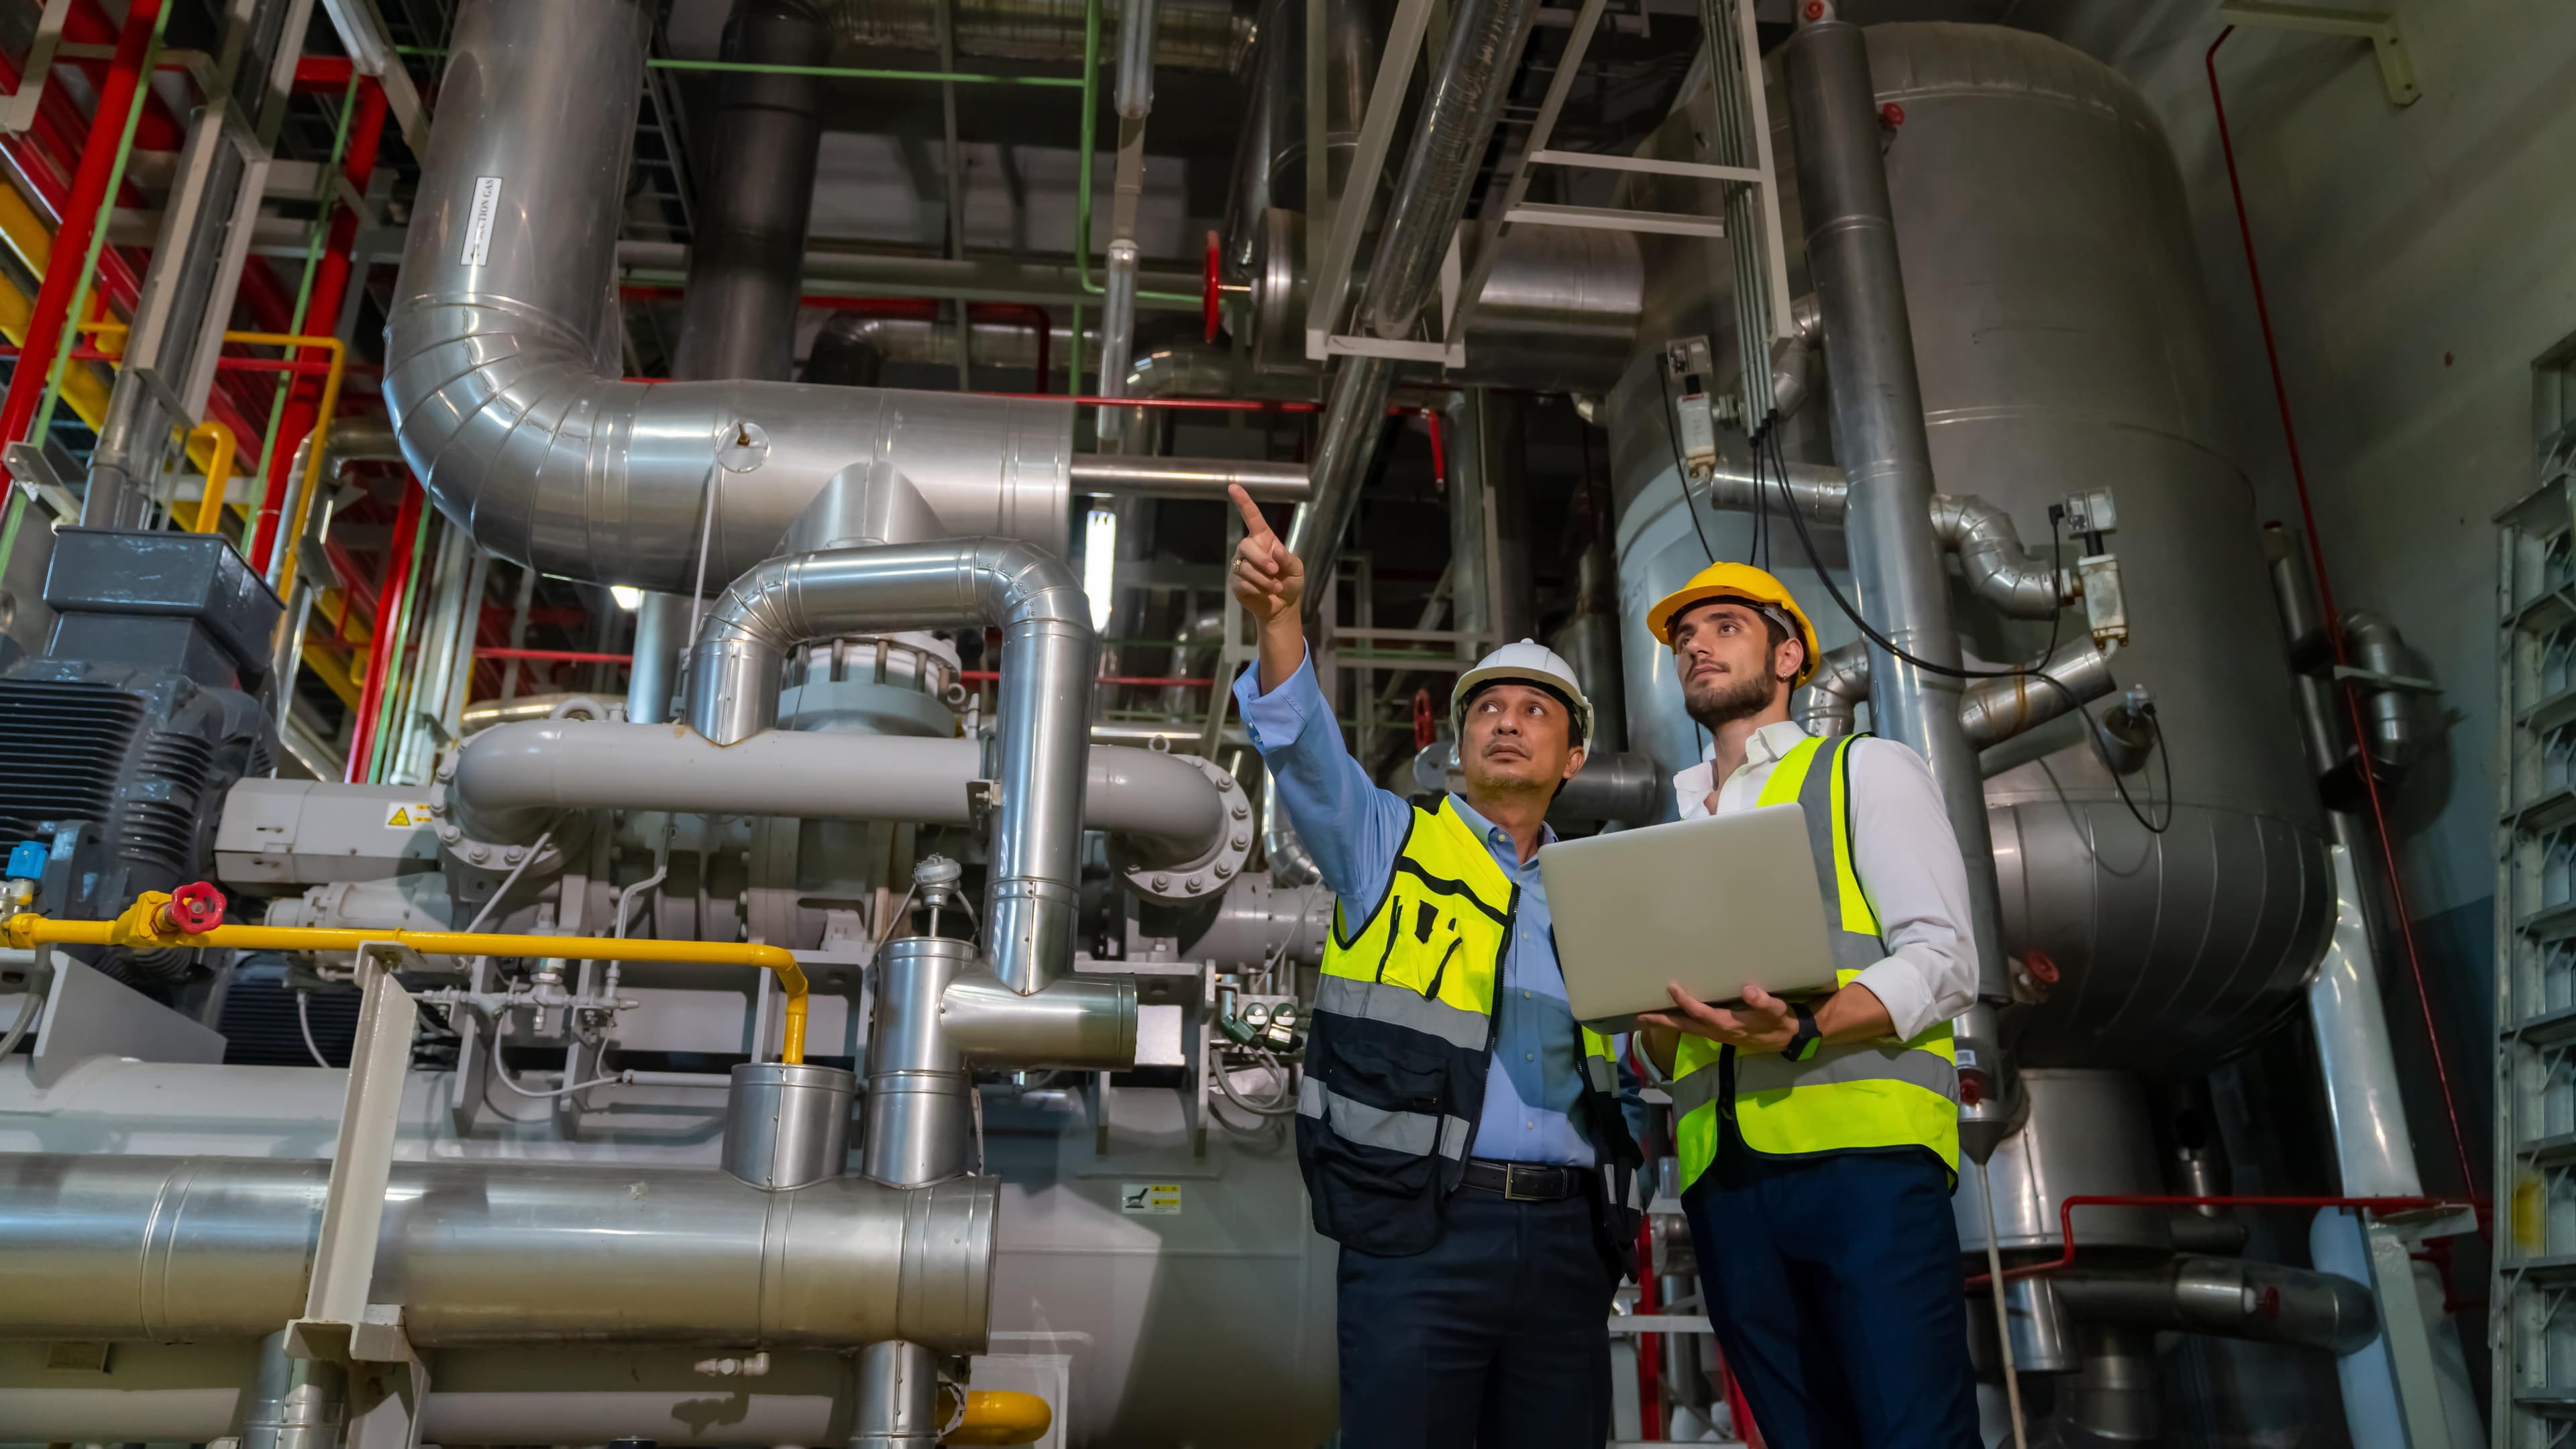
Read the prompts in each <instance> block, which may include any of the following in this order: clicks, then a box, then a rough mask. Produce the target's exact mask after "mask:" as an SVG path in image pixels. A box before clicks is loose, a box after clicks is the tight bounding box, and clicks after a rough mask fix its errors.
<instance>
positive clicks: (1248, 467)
mask: <svg viewBox="0 0 2576 1449" xmlns="http://www.w3.org/2000/svg"><path fill="white" fill-rule="evenodd" d="M1072 477H1073V489H1074V491H1075V492H1077V493H1105V494H1108V495H1109V496H1111V497H1113V498H1204V499H1216V500H1221V499H1223V498H1224V497H1225V496H1226V489H1227V488H1229V487H1233V486H1236V485H1241V487H1242V488H1243V491H1244V492H1246V493H1249V494H1251V495H1252V500H1253V501H1254V502H1255V503H1303V502H1305V501H1306V499H1307V498H1308V497H1309V496H1310V495H1311V489H1310V485H1309V483H1308V480H1307V477H1306V469H1305V467H1304V465H1302V464H1298V463H1266V462H1261V461H1258V460H1253V459H1240V458H1149V457H1135V456H1129V455H1124V454H1112V453H1076V454H1074V455H1073V467H1072Z"/></svg>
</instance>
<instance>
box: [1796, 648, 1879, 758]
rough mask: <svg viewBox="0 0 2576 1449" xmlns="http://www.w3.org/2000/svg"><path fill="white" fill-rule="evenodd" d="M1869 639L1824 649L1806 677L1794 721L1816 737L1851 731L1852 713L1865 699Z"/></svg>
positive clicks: (1867, 681)
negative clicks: (1800, 704)
mask: <svg viewBox="0 0 2576 1449" xmlns="http://www.w3.org/2000/svg"><path fill="white" fill-rule="evenodd" d="M1869 673H1870V670H1869V641H1868V640H1866V639H1854V640H1853V641H1851V642H1850V643H1848V644H1840V645H1836V646H1835V647H1833V648H1831V649H1828V650H1826V651H1825V657H1824V658H1822V659H1819V660H1817V661H1816V672H1815V673H1814V674H1812V675H1809V676H1808V678H1807V697H1806V702H1805V704H1804V705H1803V706H1802V712H1801V713H1800V715H1799V717H1798V723H1799V724H1800V725H1801V726H1803V727H1804V728H1805V729H1806V731H1807V733H1809V734H1811V735H1814V736H1816V737H1817V738H1818V739H1832V738H1834V737H1835V736H1837V735H1847V734H1850V733H1851V732H1852V716H1853V714H1854V712H1856V711H1857V710H1858V709H1859V708H1860V706H1861V705H1862V704H1864V703H1866V702H1867V701H1868V699H1869Z"/></svg>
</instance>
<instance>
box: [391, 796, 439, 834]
mask: <svg viewBox="0 0 2576 1449" xmlns="http://www.w3.org/2000/svg"><path fill="white" fill-rule="evenodd" d="M428 826H429V807H428V806H427V805H424V804H420V803H418V802H407V801H399V800H398V801H394V802H392V803H390V804H388V805H386V806H385V828H386V829H387V830H424V829H427V828H428Z"/></svg>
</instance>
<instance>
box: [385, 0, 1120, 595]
mask: <svg viewBox="0 0 2576 1449" xmlns="http://www.w3.org/2000/svg"><path fill="white" fill-rule="evenodd" d="M651 8H652V7H650V6H649V5H645V4H643V3H640V0H466V3H464V4H463V5H462V6H461V7H460V8H459V10H458V13H457V19H456V25H455V28H454V32H453V36H452V38H451V40H450V46H451V50H450V55H449V58H448V62H447V69H446V71H445V73H444V76H443V78H442V80H441V83H440V88H439V106H438V117H437V121H436V124H435V125H434V127H433V128H432V131H431V137H430V145H429V154H428V157H427V159H426V162H425V164H424V166H423V169H422V175H421V185H420V191H419V197H418V200H417V202H416V204H415V207H414V210H413V214H412V220H411V225H410V230H409V234H408V237H407V239H406V241H405V243H404V248H403V266H402V275H401V280H400V282H399V284H398V286H397V295H396V299H395V302H394V305H393V310H392V315H391V317H390V319H389V321H388V323H387V327H386V356H385V364H386V366H385V379H384V393H385V404H386V408H387V410H388V411H389V412H390V413H391V414H392V415H393V418H394V422H395V426H396V428H397V430H398V432H399V435H400V437H401V442H402V450H403V455H404V457H405V458H407V459H408V460H409V461H410V463H411V465H412V469H413V471H414V472H415V473H417V474H418V475H419V477H420V480H421V483H422V485H423V486H424V487H426V488H427V489H428V490H429V492H430V494H431V496H432V497H433V498H435V499H436V500H437V502H438V504H439V506H440V508H441V509H443V510H444V511H445V512H446V513H447V514H448V515H449V516H450V517H451V518H454V519H456V520H457V521H458V522H460V523H462V524H464V525H466V526H467V527H468V528H470V529H471V530H472V532H473V534H474V537H475V538H476V540H477V541H478V542H480V543H482V544H483V545H484V546H485V547H487V548H489V549H491V550H492V551H493V552H495V553H499V554H501V555H503V556H504V557H507V558H512V559H517V560H520V561H523V562H526V563H529V564H531V565H533V566H535V567H536V568H538V569H541V570H543V571H545V572H547V573H555V574H562V575H565V576H568V577H573V578H579V579H587V580H594V581H601V582H611V583H622V584H633V585H638V586H641V587H644V588H648V589H656V590H661V591H664V592H683V591H687V590H690V589H693V588H695V587H697V583H698V578H699V573H700V561H699V560H700V554H699V544H700V537H699V535H700V529H701V520H702V519H704V520H707V521H708V523H709V524H710V525H711V526H710V529H709V533H708V537H707V539H706V541H705V542H706V558H705V564H704V570H705V573H704V576H705V577H706V578H708V579H718V578H730V577H733V576H734V575H736V574H738V573H740V572H742V571H743V570H744V569H747V568H749V567H751V566H752V565H753V564H755V563H758V562H759V561H760V560H762V559H764V558H767V557H769V556H770V555H771V554H773V553H774V552H776V551H777V549H778V547H779V541H780V538H781V536H782V535H783V534H784V533H785V531H786V529H787V528H788V526H789V524H790V523H791V522H793V521H794V520H795V519H796V518H797V517H798V516H799V515H800V514H801V513H803V512H804V510H805V508H806V506H807V504H808V503H809V502H811V501H812V500H813V498H814V497H815V495H816V494H817V493H818V492H820V491H821V490H822V488H823V487H824V485H825V484H826V483H827V482H828V481H830V480H831V479H833V478H834V477H835V476H837V475H840V474H843V473H845V472H848V473H853V474H856V475H858V476H861V477H864V478H868V479H871V480H873V479H877V478H880V477H886V476H891V477H894V478H899V479H900V480H901V481H902V482H904V483H905V484H906V485H908V486H909V487H910V489H911V490H912V491H913V492H914V493H915V494H917V495H918V497H919V500H920V503H921V506H922V508H923V509H924V510H925V511H926V515H927V516H926V518H925V519H924V523H925V526H930V527H935V529H936V531H937V533H939V534H941V535H948V536H956V535H964V534H1000V535H1003V536H1005V537H1011V538H1022V539H1028V540H1031V541H1034V542H1038V543H1043V544H1046V545H1049V546H1051V547H1055V548H1058V549H1061V548H1062V547H1063V545H1064V534H1065V525H1066V518H1067V511H1066V506H1065V504H1066V491H1065V483H1066V476H1065V474H1066V462H1067V460H1068V458H1069V457H1070V455H1071V453H1072V442H1073V407H1072V405H1071V404H1070V403H1067V402H1060V401H1054V400H1037V399H1004V398H985V397H968V396H956V395H944V394H930V393H890V392H872V391H854V390H851V389H847V388H828V387H814V386H806V385H799V384H792V383H782V382H747V381H706V382H674V383H667V384H661V385H647V384H643V383H630V382H625V381H621V380H620V379H619V377H618V376H617V369H616V368H615V366H614V362H613V359H614V357H615V355H616V349H615V345H614V341H613V339H614V338H615V336H616V329H617V318H616V317H615V315H614V313H613V312H612V310H611V308H612V305H613V296H614V292H613V289H612V288H611V286H610V281H611V275H612V271H613V268H614V265H615V262H614V259H615V255H616V246H617V231H618V226H619V223H620V220H621V218H622V215H623V201H624V196H625V184H626V174H627V151H628V147H629V145H630V143H631V140H632V137H633V134H634V124H635V116H634V111H633V110H632V108H631V106H630V105H629V104H628V103H627V100H626V99H625V98H629V97H634V96H637V95H640V94H641V87H642V84H643V75H644V51H645V42H646V39H647V37H648V35H649V33H650V12H651ZM710 493H712V495H713V496H712V497H710Z"/></svg>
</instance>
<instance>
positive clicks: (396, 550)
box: [345, 480, 421, 785]
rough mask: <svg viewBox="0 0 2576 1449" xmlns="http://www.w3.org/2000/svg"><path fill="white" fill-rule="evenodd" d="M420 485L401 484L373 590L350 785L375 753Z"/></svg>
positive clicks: (417, 520)
mask: <svg viewBox="0 0 2576 1449" xmlns="http://www.w3.org/2000/svg"><path fill="white" fill-rule="evenodd" d="M420 500H421V490H420V485H418V484H416V483H412V482H409V481H408V480H406V481H405V483H404V485H403V496H402V509H401V511H399V512H397V513H396V514H395V515H394V536H393V540H392V541H391V542H390V543H388V544H387V545H386V546H385V583H384V587H383V588H381V589H378V590H377V591H376V623H375V633H374V636H373V637H372V638H371V639H369V641H368V644H367V678H366V682H365V684H364V685H362V686H361V687H360V688H359V691H358V724H357V733H356V737H355V738H354V739H352V740H351V741H350V742H349V768H348V772H347V775H346V776H345V778H346V780H347V782H348V783H349V784H352V785H357V784H363V783H365V781H366V778H367V766H368V764H369V763H370V762H371V757H372V756H373V755H374V754H375V750H376V735H377V733H378V730H377V726H378V725H379V724H380V723H381V721H380V720H379V719H378V718H377V716H379V715H380V714H382V713H383V712H384V704H385V681H386V678H387V676H388V675H390V674H391V673H392V671H393V663H394V660H393V652H394V614H395V612H396V611H398V610H399V609H401V607H402V601H403V593H404V590H405V587H406V586H407V585H408V584H410V582H411V544H412V538H413V536H414V535H416V534H418V533H419V532H420Z"/></svg>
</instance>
